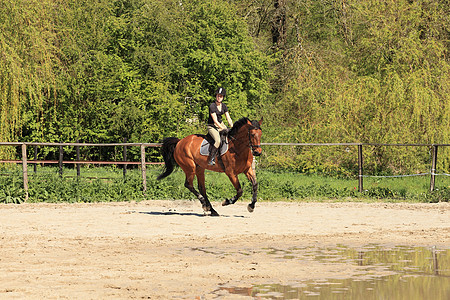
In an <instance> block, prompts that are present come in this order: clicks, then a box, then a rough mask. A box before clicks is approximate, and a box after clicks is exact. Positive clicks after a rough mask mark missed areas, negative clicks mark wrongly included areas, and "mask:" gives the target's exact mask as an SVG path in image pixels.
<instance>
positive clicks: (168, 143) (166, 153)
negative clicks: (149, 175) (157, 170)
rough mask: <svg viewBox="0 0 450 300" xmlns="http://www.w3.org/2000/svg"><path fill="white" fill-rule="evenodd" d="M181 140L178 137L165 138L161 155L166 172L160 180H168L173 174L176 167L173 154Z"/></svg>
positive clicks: (159, 177)
mask: <svg viewBox="0 0 450 300" xmlns="http://www.w3.org/2000/svg"><path fill="white" fill-rule="evenodd" d="M179 141H180V139H178V138H176V137H168V138H165V139H164V140H163V142H162V147H161V154H162V156H163V159H164V172H163V173H162V174H161V175H159V176H158V178H157V179H158V180H161V179H163V178H166V177H167V176H169V175H170V174H172V172H173V169H174V167H175V166H176V162H175V159H174V158H173V152H174V151H175V147H176V146H177V144H178V142H179Z"/></svg>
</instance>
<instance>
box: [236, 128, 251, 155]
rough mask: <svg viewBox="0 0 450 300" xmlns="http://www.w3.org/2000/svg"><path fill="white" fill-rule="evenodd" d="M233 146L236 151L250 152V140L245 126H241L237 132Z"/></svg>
mask: <svg viewBox="0 0 450 300" xmlns="http://www.w3.org/2000/svg"><path fill="white" fill-rule="evenodd" d="M234 147H235V148H236V151H239V153H242V152H244V151H249V152H250V140H249V137H248V128H247V126H243V127H242V128H240V129H239V131H238V132H237V134H236V137H235V139H234Z"/></svg>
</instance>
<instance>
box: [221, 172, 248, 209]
mask: <svg viewBox="0 0 450 300" xmlns="http://www.w3.org/2000/svg"><path fill="white" fill-rule="evenodd" d="M227 175H228V178H230V181H231V183H232V184H233V186H234V188H235V189H236V196H233V197H232V198H230V199H225V200H224V201H223V202H222V206H226V205H230V204H234V203H236V201H238V199H239V198H240V197H241V196H242V193H243V191H242V187H241V183H240V182H239V179H238V177H237V175H236V174H227Z"/></svg>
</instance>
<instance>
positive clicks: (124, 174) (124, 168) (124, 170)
mask: <svg viewBox="0 0 450 300" xmlns="http://www.w3.org/2000/svg"><path fill="white" fill-rule="evenodd" d="M123 142H124V143H126V142H127V138H124V139H123ZM123 161H127V146H126V145H124V146H123ZM126 175H127V164H124V165H123V178H125V176H126Z"/></svg>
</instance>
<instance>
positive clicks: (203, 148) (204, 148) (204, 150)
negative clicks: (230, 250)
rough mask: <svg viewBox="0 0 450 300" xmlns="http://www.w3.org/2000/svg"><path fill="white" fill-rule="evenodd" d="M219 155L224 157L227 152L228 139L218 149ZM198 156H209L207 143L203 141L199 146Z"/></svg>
mask: <svg viewBox="0 0 450 300" xmlns="http://www.w3.org/2000/svg"><path fill="white" fill-rule="evenodd" d="M219 148H220V149H219V152H220V155H221V156H222V155H224V154H225V153H226V152H227V151H228V138H227V139H226V141H225V142H223V143H222V145H221V146H220V147H219ZM200 154H201V155H209V142H208V141H207V140H206V139H204V140H203V142H202V144H201V146H200Z"/></svg>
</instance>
